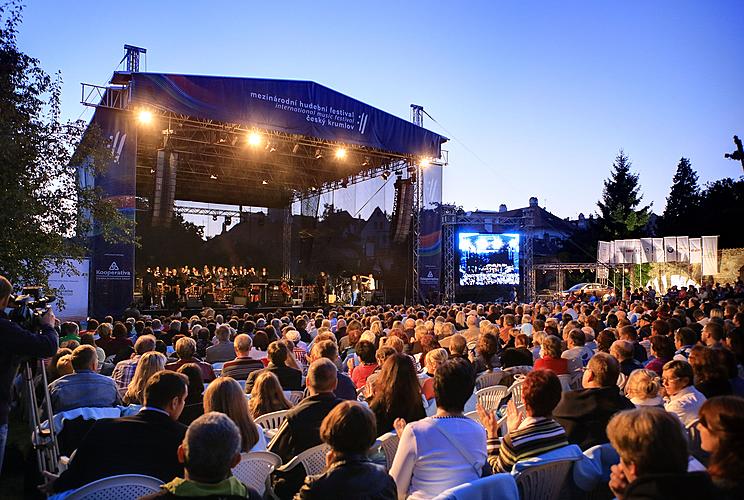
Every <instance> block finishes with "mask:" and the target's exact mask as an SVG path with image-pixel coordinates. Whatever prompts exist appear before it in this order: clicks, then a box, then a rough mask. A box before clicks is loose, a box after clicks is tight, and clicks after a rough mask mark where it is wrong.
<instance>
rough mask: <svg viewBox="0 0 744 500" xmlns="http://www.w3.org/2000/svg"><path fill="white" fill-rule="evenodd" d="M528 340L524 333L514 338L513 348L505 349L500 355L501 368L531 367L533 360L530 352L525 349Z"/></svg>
mask: <svg viewBox="0 0 744 500" xmlns="http://www.w3.org/2000/svg"><path fill="white" fill-rule="evenodd" d="M528 345H529V339H528V338H527V335H525V334H524V333H520V334H519V335H517V336H516V337H514V347H510V348H508V349H506V350H505V351H504V352H503V353H502V354H501V368H511V367H513V366H532V365H533V363H534V359H533V357H532V351H530V350H529V348H528V347H527V346H528Z"/></svg>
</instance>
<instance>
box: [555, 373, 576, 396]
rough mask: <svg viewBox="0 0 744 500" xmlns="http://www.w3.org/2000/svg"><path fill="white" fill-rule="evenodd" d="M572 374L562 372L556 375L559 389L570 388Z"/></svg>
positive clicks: (567, 389)
mask: <svg viewBox="0 0 744 500" xmlns="http://www.w3.org/2000/svg"><path fill="white" fill-rule="evenodd" d="M572 378H573V376H572V375H571V374H570V373H564V374H562V375H558V380H560V381H561V389H562V390H563V392H568V391H570V390H571V379H572Z"/></svg>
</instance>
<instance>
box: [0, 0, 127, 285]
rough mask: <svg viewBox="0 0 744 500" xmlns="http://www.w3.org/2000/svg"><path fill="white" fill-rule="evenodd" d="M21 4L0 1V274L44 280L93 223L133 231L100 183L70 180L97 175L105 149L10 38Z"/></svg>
mask: <svg viewBox="0 0 744 500" xmlns="http://www.w3.org/2000/svg"><path fill="white" fill-rule="evenodd" d="M21 12H22V7H21V6H19V5H18V4H17V3H14V2H13V3H9V4H4V5H2V6H0V172H1V173H2V182H0V199H1V200H2V203H3V210H1V211H0V227H2V229H3V230H2V231H1V232H0V274H2V275H4V276H6V277H7V278H8V279H10V280H11V281H13V282H14V283H16V284H20V283H27V284H28V283H38V284H42V285H45V284H46V282H47V279H48V277H49V274H50V272H54V271H60V272H70V271H71V267H69V266H68V265H67V262H66V258H69V257H71V258H77V259H79V258H82V257H84V256H85V255H86V252H87V247H86V238H85V237H86V235H87V234H88V233H89V231H90V230H91V229H92V227H93V224H96V228H97V230H101V231H102V232H103V234H104V237H105V238H107V239H108V240H109V241H122V240H131V238H133V234H134V233H133V226H132V224H131V222H130V221H128V220H127V219H126V217H124V216H123V215H121V214H120V213H119V212H118V210H117V208H116V206H115V205H114V204H112V203H110V202H109V201H107V200H105V199H104V198H103V195H102V193H101V191H100V190H98V189H95V188H85V187H81V186H80V183H78V181H77V174H78V173H79V172H80V171H82V172H85V173H86V174H87V175H92V176H93V178H95V177H97V176H100V175H101V174H102V173H103V172H104V169H105V167H106V165H108V163H109V161H110V159H111V152H110V149H109V148H108V144H107V142H106V141H105V140H104V138H103V137H102V136H101V134H100V131H98V130H96V129H94V128H87V129H86V127H85V123H83V122H82V121H77V122H67V123H63V122H62V121H61V110H60V95H61V90H62V80H61V77H60V75H59V74H57V75H55V77H54V78H52V77H51V76H50V75H48V74H47V73H46V72H45V71H44V70H43V69H42V68H41V66H40V63H39V61H38V60H37V59H34V58H33V57H31V56H29V55H27V54H24V53H23V52H21V51H20V50H19V48H18V46H17V40H16V39H17V34H18V28H19V26H20V22H21ZM75 165H77V167H76V166H75ZM78 168H79V169H80V170H78Z"/></svg>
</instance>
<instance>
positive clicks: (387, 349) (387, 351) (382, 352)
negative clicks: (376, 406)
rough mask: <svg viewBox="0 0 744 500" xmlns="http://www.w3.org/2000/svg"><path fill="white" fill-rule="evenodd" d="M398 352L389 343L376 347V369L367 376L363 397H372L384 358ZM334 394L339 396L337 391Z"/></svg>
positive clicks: (398, 340) (397, 339)
mask: <svg viewBox="0 0 744 500" xmlns="http://www.w3.org/2000/svg"><path fill="white" fill-rule="evenodd" d="M393 338H394V339H395V341H397V342H401V340H400V339H399V338H397V337H393ZM381 343H382V342H381ZM402 347H403V346H402V344H401V350H400V352H403V348H402ZM398 352H399V351H397V350H396V349H395V348H394V347H392V346H391V345H387V344H386V345H383V346H382V347H380V348H379V349H377V353H376V354H375V360H376V361H377V369H376V370H375V371H374V373H372V374H371V375H370V376H369V377H367V383H366V384H365V386H364V392H363V394H364V397H365V398H368V399H371V398H372V394H374V384H375V381H376V380H377V378H378V377H379V376H380V373H381V372H382V365H384V364H385V360H386V359H388V357H390V356H392V355H393V354H398ZM339 383H340V380H339ZM336 395H337V396H339V395H338V393H337V394H336ZM339 397H341V396H339ZM342 399H347V398H342ZM348 399H353V398H348Z"/></svg>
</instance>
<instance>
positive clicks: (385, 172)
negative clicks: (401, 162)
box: [382, 170, 390, 180]
mask: <svg viewBox="0 0 744 500" xmlns="http://www.w3.org/2000/svg"><path fill="white" fill-rule="evenodd" d="M389 177H390V172H389V171H387V170H385V171H384V172H383V173H382V178H383V179H384V180H388V178H389Z"/></svg>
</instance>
